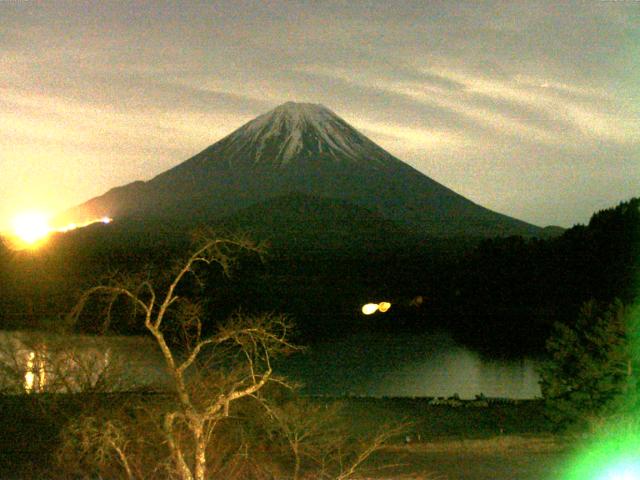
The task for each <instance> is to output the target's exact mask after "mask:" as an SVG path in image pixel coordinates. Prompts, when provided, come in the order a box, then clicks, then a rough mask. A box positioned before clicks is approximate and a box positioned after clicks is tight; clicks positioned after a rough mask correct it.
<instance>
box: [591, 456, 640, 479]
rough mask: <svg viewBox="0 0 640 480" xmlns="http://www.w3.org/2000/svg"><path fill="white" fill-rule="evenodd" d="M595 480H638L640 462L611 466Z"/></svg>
mask: <svg viewBox="0 0 640 480" xmlns="http://www.w3.org/2000/svg"><path fill="white" fill-rule="evenodd" d="M597 480H640V460H638V459H635V460H630V461H626V462H619V463H617V464H615V465H612V466H611V467H610V468H608V469H607V470H606V471H605V472H604V473H603V474H602V475H600V476H599V477H598V479H597Z"/></svg>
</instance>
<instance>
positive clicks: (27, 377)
mask: <svg viewBox="0 0 640 480" xmlns="http://www.w3.org/2000/svg"><path fill="white" fill-rule="evenodd" d="M35 358H36V354H35V352H29V356H28V358H27V369H26V370H27V371H26V372H25V374H24V389H25V391H26V392H27V393H31V392H33V389H34V388H35V378H36V376H35V374H34V373H33V366H34V360H35Z"/></svg>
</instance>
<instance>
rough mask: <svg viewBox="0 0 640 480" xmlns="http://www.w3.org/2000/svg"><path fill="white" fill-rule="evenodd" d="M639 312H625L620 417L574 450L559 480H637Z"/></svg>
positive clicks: (639, 476)
mask: <svg viewBox="0 0 640 480" xmlns="http://www.w3.org/2000/svg"><path fill="white" fill-rule="evenodd" d="M639 326H640V308H639V307H638V304H636V306H635V308H632V309H631V310H630V311H629V317H628V320H627V328H628V335H629V337H628V338H629V349H630V350H629V351H630V354H631V355H630V357H631V364H630V372H629V373H630V377H631V378H630V382H629V384H628V386H627V392H626V395H625V397H624V399H623V401H622V402H621V403H620V407H621V408H620V412H619V413H620V414H619V415H618V416H616V417H614V418H612V419H610V421H609V422H608V423H607V424H606V425H604V427H602V428H601V429H600V430H599V432H597V433H595V434H594V435H593V436H592V437H591V439H590V440H589V442H588V443H586V444H585V445H584V446H582V448H579V449H578V452H579V453H578V455H577V456H576V457H575V458H573V459H572V461H571V462H570V463H569V465H568V467H567V469H566V471H565V472H564V475H563V476H562V477H561V480H640V408H639V406H640V401H639V400H640V392H639V387H640V385H638V384H637V383H636V382H634V381H633V379H634V378H637V373H636V372H638V371H639V370H640V361H639V360H640V338H639V336H638V332H640V329H639Z"/></svg>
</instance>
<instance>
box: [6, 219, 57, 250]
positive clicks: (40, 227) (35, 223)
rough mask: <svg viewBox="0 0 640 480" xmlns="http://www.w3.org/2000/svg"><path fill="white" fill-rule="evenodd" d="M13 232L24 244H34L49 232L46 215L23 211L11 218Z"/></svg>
mask: <svg viewBox="0 0 640 480" xmlns="http://www.w3.org/2000/svg"><path fill="white" fill-rule="evenodd" d="M11 223H12V229H13V234H14V235H15V236H16V237H17V239H18V240H20V242H22V243H23V244H25V245H26V246H34V245H36V244H37V243H38V242H40V241H42V240H44V239H45V238H47V236H48V235H49V233H50V232H51V227H49V220H48V219H47V216H46V215H45V214H43V213H40V212H24V213H21V214H19V215H16V216H15V217H14V219H13V221H12V222H11Z"/></svg>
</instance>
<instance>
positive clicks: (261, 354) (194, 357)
mask: <svg viewBox="0 0 640 480" xmlns="http://www.w3.org/2000/svg"><path fill="white" fill-rule="evenodd" d="M242 250H249V251H252V252H257V253H260V252H261V247H260V246H256V245H254V244H253V243H251V242H249V241H247V240H244V239H207V240H205V241H204V242H203V243H202V245H201V246H200V247H199V248H198V249H197V250H195V251H194V253H193V254H192V255H191V256H190V257H189V258H188V259H186V260H185V261H184V263H182V264H180V265H179V266H178V267H177V268H176V269H175V271H173V273H172V274H171V275H170V278H169V281H168V282H167V284H166V285H165V286H164V287H162V286H159V285H157V284H154V281H153V280H152V279H151V278H149V277H147V278H142V279H138V281H132V280H131V278H129V279H119V280H114V279H112V281H111V282H110V283H108V284H106V285H99V286H96V287H93V288H91V289H89V290H88V291H86V292H85V293H84V294H83V296H82V298H81V300H80V302H79V303H78V304H77V306H76V308H75V309H74V311H73V312H72V317H73V318H75V319H76V320H77V319H78V318H79V316H80V315H81V314H82V312H83V311H84V310H85V308H86V306H87V304H88V301H89V300H90V299H92V298H95V297H100V298H102V299H103V300H105V299H106V303H107V306H108V307H107V310H106V313H107V315H106V317H105V321H106V322H108V321H109V320H110V319H109V314H110V311H111V307H112V306H113V305H114V303H115V302H116V301H118V300H119V299H121V298H123V297H124V298H126V299H128V300H129V301H130V302H132V304H133V305H134V306H135V309H136V311H137V312H139V314H140V316H141V317H142V321H143V322H144V326H145V328H146V330H147V331H148V332H149V333H150V334H151V335H152V337H153V338H154V340H155V343H156V344H157V346H158V347H159V349H160V351H161V353H162V357H163V359H164V363H165V365H166V368H167V371H168V373H169V375H170V377H171V383H172V387H173V394H174V395H175V402H174V403H173V404H172V406H171V407H169V408H167V409H166V410H165V411H164V412H163V414H162V416H163V418H162V434H163V436H164V441H165V442H166V445H167V446H168V449H169V454H170V457H171V465H172V467H173V470H174V472H173V475H175V477H177V478H180V479H182V480H204V479H205V478H206V477H207V444H208V441H209V440H210V439H211V436H212V434H213V432H214V431H215V430H216V428H217V427H218V425H219V424H220V422H221V421H222V420H223V419H224V418H225V417H227V416H228V415H229V410H230V406H231V405H232V404H233V403H234V402H236V401H238V400H240V399H242V398H246V397H252V396H256V395H257V393H258V392H259V391H260V390H261V389H262V388H263V387H264V386H265V385H267V383H269V382H272V381H278V379H276V378H275V377H274V375H273V368H272V364H271V360H272V357H273V356H274V355H277V354H279V353H284V352H286V351H290V350H292V349H295V346H294V345H292V344H290V343H289V342H288V340H287V333H288V331H289V324H288V322H287V319H286V318H285V317H283V316H281V315H273V314H264V315H257V316H244V315H241V314H235V315H233V316H232V317H231V318H230V319H229V320H228V321H227V322H226V323H224V324H222V325H220V326H218V327H217V328H216V329H211V328H208V326H207V325H205V322H204V321H203V308H202V305H201V304H200V303H198V302H196V301H194V300H192V299H190V298H188V295H182V294H181V288H184V287H185V284H186V283H189V282H192V281H193V280H195V281H196V284H197V283H199V282H200V276H199V272H200V269H201V268H203V267H204V268H206V267H207V266H210V265H218V266H219V267H220V268H221V269H222V271H223V272H224V273H225V274H227V273H228V272H229V269H230V267H231V266H232V264H233V261H234V260H235V259H236V258H237V255H238V254H239V252H240V251H242ZM156 283H157V282H156ZM176 332H178V335H176V334H175V333H176ZM176 336H177V337H180V338H181V339H182V341H183V342H182V345H181V346H178V345H177V344H176V343H175V339H176ZM110 431H111V430H110ZM117 431H118V430H116V429H113V432H117ZM105 438H106V439H107V440H109V441H110V440H114V441H113V442H111V443H114V442H115V439H120V437H119V436H117V435H106V437H105ZM112 447H113V445H112ZM121 451H122V452H124V451H123V450H122V449H121ZM119 459H120V461H121V463H122V464H123V468H124V469H125V471H126V472H127V476H129V477H130V478H133V477H132V476H133V475H134V474H133V470H132V469H131V468H128V467H127V465H128V462H127V461H126V456H124V455H120V454H119Z"/></svg>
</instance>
